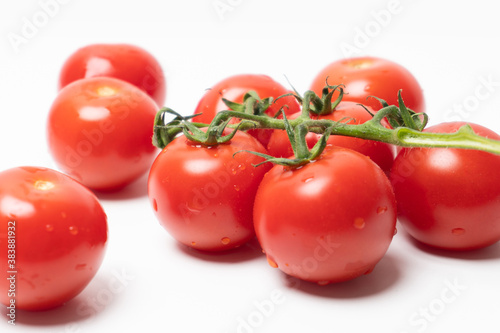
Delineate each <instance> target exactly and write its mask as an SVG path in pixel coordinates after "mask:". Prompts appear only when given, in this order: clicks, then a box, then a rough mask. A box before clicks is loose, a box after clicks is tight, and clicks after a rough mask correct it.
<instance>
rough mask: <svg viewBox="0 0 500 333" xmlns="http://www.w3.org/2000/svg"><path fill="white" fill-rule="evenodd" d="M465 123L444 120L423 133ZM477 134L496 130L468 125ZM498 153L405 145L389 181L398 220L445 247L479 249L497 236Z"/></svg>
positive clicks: (499, 215) (419, 237)
mask: <svg viewBox="0 0 500 333" xmlns="http://www.w3.org/2000/svg"><path fill="white" fill-rule="evenodd" d="M464 124H465V123H462V122H453V123H442V124H439V125H435V126H432V127H429V128H427V129H425V130H424V132H441V133H452V132H456V131H457V130H458V128H459V127H460V126H462V125H464ZM470 125H471V126H472V128H473V129H474V132H476V133H477V134H478V135H481V136H485V137H488V138H491V139H495V140H499V139H500V135H498V134H496V133H494V132H493V131H491V130H489V129H487V128H485V127H483V126H479V125H476V124H470ZM498 170H500V157H499V156H497V155H493V154H490V153H486V152H481V151H476V150H464V149H446V148H413V149H410V148H404V149H402V150H401V152H400V153H399V154H398V156H397V157H396V159H395V161H394V166H393V169H392V171H391V181H392V184H393V186H394V191H395V193H396V198H397V201H398V214H399V220H400V222H401V224H402V225H403V227H404V228H405V230H406V231H408V233H409V234H410V235H411V236H413V237H414V238H415V239H417V240H418V241H420V242H422V243H425V244H427V245H431V246H434V247H438V248H443V249H451V250H469V249H476V248H482V247H485V246H488V245H491V244H493V243H496V242H497V241H499V240H500V173H499V172H498Z"/></svg>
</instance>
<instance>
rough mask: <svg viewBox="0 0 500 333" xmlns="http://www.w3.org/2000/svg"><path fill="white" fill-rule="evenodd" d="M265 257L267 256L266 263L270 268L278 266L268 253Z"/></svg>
mask: <svg viewBox="0 0 500 333" xmlns="http://www.w3.org/2000/svg"><path fill="white" fill-rule="evenodd" d="M266 257H267V263H268V264H269V266H271V267H272V268H278V264H277V263H276V261H274V259H273V258H271V257H270V256H269V255H268V256H266Z"/></svg>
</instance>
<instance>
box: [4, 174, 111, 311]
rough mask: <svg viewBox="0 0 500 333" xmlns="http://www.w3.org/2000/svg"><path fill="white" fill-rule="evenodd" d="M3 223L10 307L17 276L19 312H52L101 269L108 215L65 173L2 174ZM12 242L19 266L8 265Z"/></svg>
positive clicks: (16, 289) (88, 192) (80, 289)
mask: <svg viewBox="0 0 500 333" xmlns="http://www.w3.org/2000/svg"><path fill="white" fill-rule="evenodd" d="M0 219H1V223H0V249H1V251H0V261H1V263H0V268H1V273H0V277H1V279H0V291H1V292H0V302H1V303H2V304H4V305H9V302H10V299H11V298H13V297H14V295H12V294H11V296H12V297H10V296H9V290H10V289H12V288H11V287H12V286H11V285H10V282H9V280H7V278H8V277H9V276H12V275H15V290H14V294H15V305H16V308H17V309H22V310H46V309H50V308H54V307H57V306H60V305H62V304H64V303H65V302H67V301H69V300H71V299H72V298H74V297H75V296H76V295H78V294H79V293H80V292H81V291H82V290H83V289H84V288H85V287H86V286H87V284H88V283H89V282H90V281H91V280H92V278H93V277H94V275H95V274H96V272H97V270H98V269H99V267H100V265H101V262H102V260H103V257H104V254H105V249H106V242H107V218H106V214H105V212H104V210H103V209H102V207H101V205H100V204H99V201H98V200H97V198H96V197H95V196H94V194H93V193H92V192H90V191H89V190H88V189H87V188H85V187H84V186H82V185H81V184H79V183H78V182H76V181H75V180H73V179H71V178H70V177H68V176H66V175H64V174H61V173H59V172H57V171H54V170H51V169H46V168H38V167H18V168H12V169H8V170H5V171H2V172H0ZM8 226H10V228H9V227H8ZM9 232H11V233H9ZM9 236H10V237H9ZM10 239H14V241H12V240H10ZM11 242H12V243H13V244H15V250H14V251H15V254H14V260H15V263H13V265H14V266H13V267H12V266H8V253H9V252H8V246H7V244H8V243H9V244H12V243H11ZM9 271H17V273H14V274H12V273H9Z"/></svg>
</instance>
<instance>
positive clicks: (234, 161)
mask: <svg viewBox="0 0 500 333" xmlns="http://www.w3.org/2000/svg"><path fill="white" fill-rule="evenodd" d="M240 150H251V151H256V152H261V153H266V151H265V149H264V148H263V147H262V145H261V144H260V143H259V142H258V141H257V140H256V139H255V138H253V137H252V136H250V135H249V134H247V133H243V132H238V133H236V135H235V137H234V138H233V139H232V140H231V142H230V143H229V144H220V145H217V146H211V147H210V146H209V147H207V146H201V145H199V144H196V143H193V142H190V141H188V140H187V139H186V138H185V137H184V136H181V137H179V138H177V139H175V140H174V141H173V142H171V143H170V144H169V145H168V146H167V147H166V148H164V149H163V151H162V152H161V153H160V154H159V155H158V157H157V158H156V160H155V162H154V164H153V166H152V168H151V172H150V174H149V180H148V194H149V198H150V201H151V204H152V206H153V208H154V211H155V214H156V217H157V218H158V220H159V221H160V224H161V225H162V226H163V227H164V228H165V229H166V230H167V231H168V232H169V233H170V235H172V236H173V237H174V238H175V239H176V240H177V241H179V242H180V243H182V244H185V245H187V246H190V247H192V248H195V249H198V250H205V251H222V250H228V249H232V248H235V247H238V246H240V245H242V244H244V243H246V242H247V241H249V240H250V239H252V238H253V237H254V236H255V232H254V228H253V222H252V209H253V201H254V197H255V193H256V191H257V187H258V185H259V183H260V180H261V179H262V177H263V176H264V173H265V172H266V171H268V170H269V169H270V167H271V166H270V165H269V163H266V164H264V165H261V166H259V167H254V166H252V164H257V163H260V162H262V161H263V159H262V158H261V157H258V156H256V155H253V154H249V153H246V152H242V153H238V154H236V155H234V154H235V153H236V152H238V151H240ZM233 155H234V158H233Z"/></svg>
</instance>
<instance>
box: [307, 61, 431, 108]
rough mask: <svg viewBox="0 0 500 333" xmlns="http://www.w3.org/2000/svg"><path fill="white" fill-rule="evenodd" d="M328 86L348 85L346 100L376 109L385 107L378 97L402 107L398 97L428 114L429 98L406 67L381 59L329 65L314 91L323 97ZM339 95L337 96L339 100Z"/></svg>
mask: <svg viewBox="0 0 500 333" xmlns="http://www.w3.org/2000/svg"><path fill="white" fill-rule="evenodd" d="M327 78H328V84H330V85H337V84H344V85H345V88H344V92H345V94H344V97H343V99H342V100H343V101H353V102H356V103H361V104H364V105H368V106H370V107H371V108H373V109H374V110H379V109H380V108H381V105H380V103H379V102H378V101H377V100H376V99H374V98H368V96H375V97H378V98H381V99H383V100H385V101H386V102H387V103H389V105H398V99H397V94H398V91H399V90H400V89H401V90H402V92H401V96H402V97H403V100H404V102H405V105H406V106H407V107H408V108H410V109H412V110H413V111H415V112H417V113H420V112H425V99H424V94H423V91H422V88H421V87H420V84H419V83H418V81H417V79H416V78H415V77H414V76H413V74H412V73H410V72H409V71H408V70H407V69H406V68H404V67H403V66H401V65H399V64H397V63H395V62H392V61H390V60H387V59H383V58H377V57H356V58H348V59H341V60H337V61H334V62H332V63H330V64H328V65H327V66H325V67H324V68H323V69H322V70H321V71H320V72H319V73H318V75H317V76H316V77H315V78H314V79H313V82H312V83H311V88H310V89H311V90H312V91H314V92H315V93H316V94H318V95H319V96H321V90H322V89H323V87H324V86H325V82H326V80H327ZM337 95H338V94H334V97H333V98H335V97H336V96H337Z"/></svg>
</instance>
